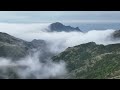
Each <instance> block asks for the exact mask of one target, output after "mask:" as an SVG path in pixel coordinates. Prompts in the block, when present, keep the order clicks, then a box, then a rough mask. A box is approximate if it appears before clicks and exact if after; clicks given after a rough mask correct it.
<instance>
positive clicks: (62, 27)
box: [49, 22, 81, 32]
mask: <svg viewBox="0 0 120 90" xmlns="http://www.w3.org/2000/svg"><path fill="white" fill-rule="evenodd" d="M49 28H50V31H57V32H61V31H65V32H70V31H80V32H81V30H80V29H79V28H78V27H76V28H74V27H71V26H65V25H63V24H62V23H60V22H55V23H52V24H50V25H49Z"/></svg>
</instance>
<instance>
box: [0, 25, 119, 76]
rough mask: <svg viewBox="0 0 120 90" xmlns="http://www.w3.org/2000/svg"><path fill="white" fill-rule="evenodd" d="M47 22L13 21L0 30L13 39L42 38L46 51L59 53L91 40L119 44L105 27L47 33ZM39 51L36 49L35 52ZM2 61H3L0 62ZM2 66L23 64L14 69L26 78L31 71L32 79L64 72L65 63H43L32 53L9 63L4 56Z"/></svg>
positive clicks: (0, 27) (65, 70)
mask: <svg viewBox="0 0 120 90" xmlns="http://www.w3.org/2000/svg"><path fill="white" fill-rule="evenodd" d="M49 25H50V23H47V24H46V23H45V24H44V23H34V24H13V23H0V32H6V33H8V34H10V35H13V36H15V37H17V38H21V39H23V40H26V41H32V40H33V39H41V40H45V41H46V43H47V45H48V47H49V51H50V52H51V53H54V54H55V55H56V54H59V53H60V52H62V51H64V50H65V49H66V48H68V47H72V46H75V45H79V44H83V43H88V42H95V43H96V44H104V45H108V44H114V43H119V42H120V41H119V40H117V41H116V40H112V39H111V38H112V37H111V34H112V33H113V32H114V31H115V30H113V29H108V30H90V31H88V32H84V33H82V32H65V31H62V32H49V27H48V26H49ZM39 53H40V52H39ZM3 63H4V64H3ZM2 65H8V66H9V65H18V66H19V65H25V66H27V68H26V69H24V70H23V69H18V70H17V73H19V75H20V76H21V77H22V78H27V77H29V75H31V74H33V76H35V77H36V78H50V77H58V76H62V75H65V74H66V73H67V69H66V64H65V62H63V61H62V62H58V63H55V62H53V61H52V60H51V59H50V60H48V61H47V63H45V64H43V63H41V62H40V60H39V58H38V54H37V53H34V56H32V57H31V56H30V55H29V56H26V58H23V59H22V60H19V61H18V62H12V60H8V59H6V58H0V66H2Z"/></svg>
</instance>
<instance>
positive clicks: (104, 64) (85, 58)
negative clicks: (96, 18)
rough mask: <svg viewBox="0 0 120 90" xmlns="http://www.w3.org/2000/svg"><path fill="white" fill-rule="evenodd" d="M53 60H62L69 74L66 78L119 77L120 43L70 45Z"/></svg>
mask: <svg viewBox="0 0 120 90" xmlns="http://www.w3.org/2000/svg"><path fill="white" fill-rule="evenodd" d="M53 60H54V61H56V62H57V61H59V60H64V61H65V62H66V63H67V68H68V70H69V74H68V75H67V76H66V78H75V79H77V78H82V79H96V78H97V79H104V78H119V77H120V44H111V45H106V46H104V45H97V44H95V43H94V42H90V43H86V44H81V45H79V46H75V47H70V48H68V49H66V50H65V51H64V52H62V53H60V54H59V55H58V56H55V57H53Z"/></svg>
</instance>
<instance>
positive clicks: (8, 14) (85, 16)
mask: <svg viewBox="0 0 120 90" xmlns="http://www.w3.org/2000/svg"><path fill="white" fill-rule="evenodd" d="M57 21H59V22H69V23H70V22H71V23H72V22H120V11H0V22H7V23H8V22H11V23H39V22H57Z"/></svg>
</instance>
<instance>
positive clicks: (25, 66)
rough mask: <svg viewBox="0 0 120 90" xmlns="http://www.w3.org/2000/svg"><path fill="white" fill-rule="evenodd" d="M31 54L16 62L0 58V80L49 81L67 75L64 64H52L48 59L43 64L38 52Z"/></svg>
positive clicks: (61, 62)
mask: <svg viewBox="0 0 120 90" xmlns="http://www.w3.org/2000/svg"><path fill="white" fill-rule="evenodd" d="M33 54H34V55H32V56H31V55H28V56H26V57H25V58H23V59H21V60H16V61H13V60H11V59H6V58H0V73H1V74H0V78H5V79H7V78H11V79H12V78H19V79H20V78H21V79H49V78H63V76H64V75H66V74H67V69H66V64H65V62H63V61H60V62H53V61H52V60H51V59H49V60H47V62H45V63H43V62H41V60H40V59H39V54H38V52H36V53H33ZM9 72H10V73H9ZM11 72H12V73H11ZM10 75H11V76H10Z"/></svg>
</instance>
